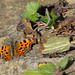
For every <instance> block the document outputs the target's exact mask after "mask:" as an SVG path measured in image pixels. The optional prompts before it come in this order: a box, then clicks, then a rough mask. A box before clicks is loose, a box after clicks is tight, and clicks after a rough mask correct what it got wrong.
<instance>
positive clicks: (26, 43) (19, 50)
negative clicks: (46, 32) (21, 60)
mask: <svg viewBox="0 0 75 75" xmlns="http://www.w3.org/2000/svg"><path fill="white" fill-rule="evenodd" d="M35 43H36V39H35V38H29V39H25V40H22V41H19V42H16V43H13V42H11V45H6V46H2V47H0V58H1V59H4V60H6V61H7V60H12V59H13V58H14V57H18V56H21V55H24V54H26V53H27V52H28V51H30V50H31V48H32V45H33V44H35Z"/></svg>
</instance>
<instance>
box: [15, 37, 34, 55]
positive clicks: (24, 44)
mask: <svg viewBox="0 0 75 75" xmlns="http://www.w3.org/2000/svg"><path fill="white" fill-rule="evenodd" d="M33 43H34V39H33V38H30V39H25V40H23V41H20V42H18V43H16V46H17V47H16V48H17V49H16V53H17V56H21V55H23V54H25V53H27V52H28V51H29V50H30V49H31V45H32V44H33Z"/></svg>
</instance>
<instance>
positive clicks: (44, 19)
mask: <svg viewBox="0 0 75 75" xmlns="http://www.w3.org/2000/svg"><path fill="white" fill-rule="evenodd" d="M40 20H41V21H44V22H45V23H47V22H48V17H47V16H42V18H41V19H40Z"/></svg>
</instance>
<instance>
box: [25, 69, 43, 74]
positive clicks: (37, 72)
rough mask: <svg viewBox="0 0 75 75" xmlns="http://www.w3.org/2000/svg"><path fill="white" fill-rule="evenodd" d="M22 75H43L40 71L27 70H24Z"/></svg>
mask: <svg viewBox="0 0 75 75" xmlns="http://www.w3.org/2000/svg"><path fill="white" fill-rule="evenodd" d="M24 75H43V74H42V73H41V72H40V71H34V70H29V71H27V72H24Z"/></svg>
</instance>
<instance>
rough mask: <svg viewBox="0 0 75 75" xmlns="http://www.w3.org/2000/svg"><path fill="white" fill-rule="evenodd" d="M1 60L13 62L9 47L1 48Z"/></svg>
mask: <svg viewBox="0 0 75 75" xmlns="http://www.w3.org/2000/svg"><path fill="white" fill-rule="evenodd" d="M0 58H1V59H5V60H11V57H10V52H9V46H2V47H0Z"/></svg>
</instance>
